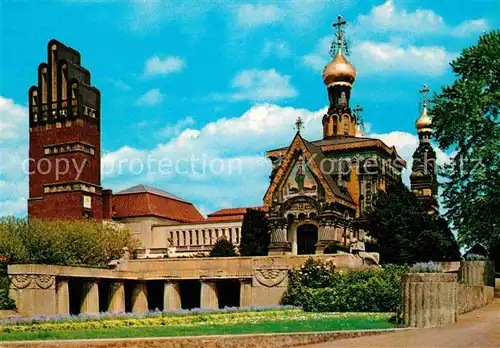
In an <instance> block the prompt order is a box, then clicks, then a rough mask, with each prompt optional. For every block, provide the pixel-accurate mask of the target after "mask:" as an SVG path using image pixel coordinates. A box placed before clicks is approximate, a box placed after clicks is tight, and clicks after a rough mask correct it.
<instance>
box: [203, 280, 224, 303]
mask: <svg viewBox="0 0 500 348" xmlns="http://www.w3.org/2000/svg"><path fill="white" fill-rule="evenodd" d="M200 307H201V308H213V309H217V308H219V298H218V296H217V283H216V282H214V281H207V280H202V281H201V298H200Z"/></svg>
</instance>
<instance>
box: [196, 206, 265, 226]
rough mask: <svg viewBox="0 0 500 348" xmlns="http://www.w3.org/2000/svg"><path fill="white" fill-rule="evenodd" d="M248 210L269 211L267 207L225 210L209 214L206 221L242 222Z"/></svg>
mask: <svg viewBox="0 0 500 348" xmlns="http://www.w3.org/2000/svg"><path fill="white" fill-rule="evenodd" d="M248 209H254V210H262V211H267V209H266V208H265V207H243V208H225V209H221V210H217V211H216V212H213V213H211V214H208V216H207V220H206V221H207V222H216V221H242V220H243V218H244V217H245V214H246V212H247V210H248Z"/></svg>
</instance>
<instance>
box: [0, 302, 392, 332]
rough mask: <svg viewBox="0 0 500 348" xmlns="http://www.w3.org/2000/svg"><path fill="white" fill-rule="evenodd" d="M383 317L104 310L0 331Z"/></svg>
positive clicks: (4, 327)
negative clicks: (120, 311) (132, 312)
mask: <svg viewBox="0 0 500 348" xmlns="http://www.w3.org/2000/svg"><path fill="white" fill-rule="evenodd" d="M348 317H353V318H356V319H363V318H366V319H373V320H386V319H387V318H388V316H387V314H381V313H355V314H354V313H307V312H303V311H302V310H300V309H298V308H290V307H284V308H278V309H266V310H257V311H255V310H250V309H246V310H245V309H243V310H241V309H238V310H236V309H234V310H232V309H226V310H225V311H224V310H223V311H201V310H199V311H192V312H190V313H187V314H186V313H184V314H183V313H169V312H151V313H146V314H143V315H135V316H134V315H130V314H126V315H125V314H118V315H116V314H107V313H102V314H101V315H100V316H98V315H96V316H93V317H92V316H73V317H63V318H60V319H59V320H58V319H57V318H55V317H53V318H39V319H33V320H31V321H25V322H22V321H19V320H17V321H11V322H5V321H4V323H3V325H1V326H0V333H22V332H53V331H90V330H100V329H120V328H134V327H170V328H171V327H184V328H185V327H195V326H200V327H204V326H214V325H237V324H259V323H272V322H279V321H287V322H290V321H308V320H321V319H333V318H336V319H342V318H348Z"/></svg>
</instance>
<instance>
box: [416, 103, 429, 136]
mask: <svg viewBox="0 0 500 348" xmlns="http://www.w3.org/2000/svg"><path fill="white" fill-rule="evenodd" d="M415 126H416V127H417V131H418V132H419V133H421V132H432V128H431V126H432V120H431V118H430V117H429V115H427V106H425V105H424V111H422V115H421V116H420V117H419V119H418V120H417V122H416V123H415Z"/></svg>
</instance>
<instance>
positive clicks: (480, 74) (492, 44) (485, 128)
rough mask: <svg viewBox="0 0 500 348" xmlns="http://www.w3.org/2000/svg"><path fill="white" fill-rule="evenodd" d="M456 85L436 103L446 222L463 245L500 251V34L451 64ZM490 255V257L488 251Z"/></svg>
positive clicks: (484, 37) (481, 40) (492, 34)
mask: <svg viewBox="0 0 500 348" xmlns="http://www.w3.org/2000/svg"><path fill="white" fill-rule="evenodd" d="M451 67H452V69H453V72H454V73H455V74H456V76H457V78H456V80H455V81H454V82H453V83H452V84H451V85H449V86H445V87H443V88H442V90H441V91H440V93H438V94H436V95H435V96H434V98H433V100H432V103H431V107H430V110H429V112H430V114H431V116H432V122H433V128H434V138H435V140H436V141H437V142H438V143H439V146H440V147H441V149H443V150H444V151H451V152H452V153H453V155H452V156H451V157H452V158H451V161H450V163H449V164H447V165H445V166H444V167H443V168H442V169H441V171H440V174H441V175H442V176H443V177H444V178H445V180H444V183H443V184H442V186H443V188H444V190H443V195H442V197H443V200H444V207H445V208H446V209H447V213H446V217H447V218H448V219H449V221H450V222H451V223H452V225H453V228H454V229H456V230H457V231H458V236H459V242H460V243H461V244H462V245H464V246H472V245H474V244H475V243H477V242H480V243H482V244H484V245H485V246H486V247H488V248H489V249H490V250H493V249H495V248H497V249H498V247H499V246H500V213H499V212H500V208H499V207H500V124H499V119H498V113H499V108H500V31H498V30H496V31H492V32H489V33H486V34H484V35H482V36H481V37H480V38H479V42H478V43H477V44H476V45H474V46H472V47H469V48H466V49H464V50H463V51H462V53H461V55H460V56H459V57H458V58H457V59H455V60H454V61H453V62H452V63H451ZM490 254H491V251H490Z"/></svg>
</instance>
